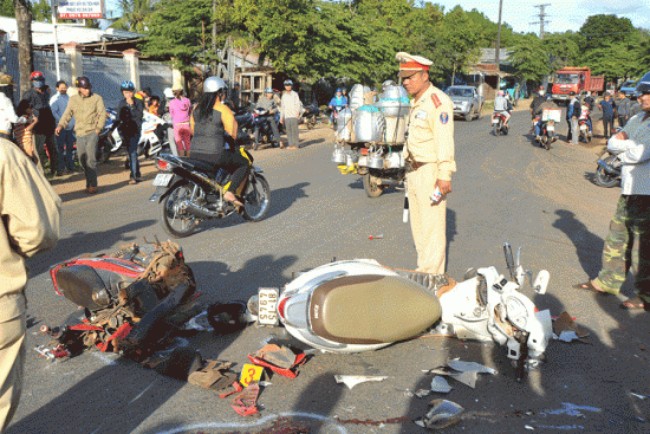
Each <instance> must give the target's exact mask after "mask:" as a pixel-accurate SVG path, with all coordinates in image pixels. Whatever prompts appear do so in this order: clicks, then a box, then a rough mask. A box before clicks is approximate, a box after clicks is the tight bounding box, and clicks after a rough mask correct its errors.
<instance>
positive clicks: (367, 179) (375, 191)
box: [363, 173, 384, 199]
mask: <svg viewBox="0 0 650 434" xmlns="http://www.w3.org/2000/svg"><path fill="white" fill-rule="evenodd" d="M374 178H375V177H374V176H372V175H371V174H370V173H366V174H365V175H364V176H363V189H364V190H365V191H366V196H368V197H371V198H373V199H374V198H376V197H379V196H381V195H382V193H383V192H384V189H383V188H382V186H381V185H378V184H377V182H376V181H375V179H374Z"/></svg>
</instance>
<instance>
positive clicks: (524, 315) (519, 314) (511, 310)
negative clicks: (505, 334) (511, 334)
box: [506, 297, 528, 330]
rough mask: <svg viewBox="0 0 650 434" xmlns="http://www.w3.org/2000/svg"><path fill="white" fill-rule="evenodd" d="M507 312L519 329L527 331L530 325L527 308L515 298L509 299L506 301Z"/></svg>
mask: <svg viewBox="0 0 650 434" xmlns="http://www.w3.org/2000/svg"><path fill="white" fill-rule="evenodd" d="M506 311H507V314H508V319H509V320H510V321H511V322H512V323H513V324H514V325H515V326H516V327H517V328H519V329H521V330H525V329H526V325H527V324H528V311H527V310H526V306H524V304H523V303H522V302H521V301H520V300H518V299H517V298H515V297H508V298H507V300H506Z"/></svg>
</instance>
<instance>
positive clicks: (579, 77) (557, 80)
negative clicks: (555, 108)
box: [551, 66, 605, 102]
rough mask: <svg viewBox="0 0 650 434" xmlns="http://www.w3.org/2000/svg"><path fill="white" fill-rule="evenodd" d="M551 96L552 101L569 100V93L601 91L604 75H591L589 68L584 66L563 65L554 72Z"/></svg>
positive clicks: (603, 86)
mask: <svg viewBox="0 0 650 434" xmlns="http://www.w3.org/2000/svg"><path fill="white" fill-rule="evenodd" d="M553 75H554V77H553V78H554V80H553V89H552V91H551V96H552V97H553V100H554V101H558V102H559V101H565V102H566V101H569V99H570V96H569V93H570V92H571V91H573V92H575V93H576V95H580V92H583V91H587V90H588V91H590V92H592V94H593V93H596V94H597V93H598V92H602V91H603V90H604V89H605V76H602V75H601V76H597V77H596V76H592V75H591V69H589V68H587V67H585V66H565V67H564V68H562V69H560V70H558V71H556V72H555V74H553Z"/></svg>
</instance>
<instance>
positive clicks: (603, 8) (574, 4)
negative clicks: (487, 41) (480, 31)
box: [105, 0, 650, 34]
mask: <svg viewBox="0 0 650 434" xmlns="http://www.w3.org/2000/svg"><path fill="white" fill-rule="evenodd" d="M105 1H106V8H107V9H108V10H109V11H115V10H117V9H118V4H119V1H118V0H105ZM426 1H428V2H430V3H437V4H439V5H441V6H444V7H445V11H449V10H451V9H453V8H454V7H455V6H456V5H460V6H461V7H462V8H463V9H465V10H468V11H469V10H472V9H474V8H475V9H477V10H479V11H480V12H483V13H484V14H485V15H486V16H487V17H488V18H489V19H490V20H492V21H494V22H495V23H496V22H497V21H498V19H499V0H426ZM541 4H548V5H550V6H547V7H546V8H545V13H546V15H547V17H546V21H548V24H545V31H546V32H564V31H567V30H573V31H578V30H579V29H580V27H581V26H582V24H583V23H584V22H585V20H586V19H587V17H588V16H589V15H598V14H615V15H617V16H619V17H626V18H629V19H630V20H631V21H632V24H633V25H634V26H635V27H640V28H645V29H648V30H650V0H503V11H502V21H503V22H506V23H508V24H510V26H512V28H513V29H514V30H515V32H526V33H527V32H534V33H537V34H539V27H540V26H539V24H530V23H532V22H537V21H539V8H536V7H535V5H541Z"/></svg>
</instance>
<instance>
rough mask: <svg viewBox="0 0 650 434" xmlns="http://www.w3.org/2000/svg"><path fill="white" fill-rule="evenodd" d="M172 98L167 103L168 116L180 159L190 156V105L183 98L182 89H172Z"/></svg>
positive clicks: (186, 99) (188, 101) (187, 100)
mask: <svg viewBox="0 0 650 434" xmlns="http://www.w3.org/2000/svg"><path fill="white" fill-rule="evenodd" d="M172 91H173V92H174V98H173V99H172V100H171V101H169V115H170V116H171V118H172V124H173V125H174V140H175V141H176V148H177V149H178V155H179V156H181V157H189V156H190V139H191V138H192V131H191V129H190V112H191V111H192V103H191V102H190V100H189V99H188V98H185V97H184V96H183V89H181V88H174V89H172Z"/></svg>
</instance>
